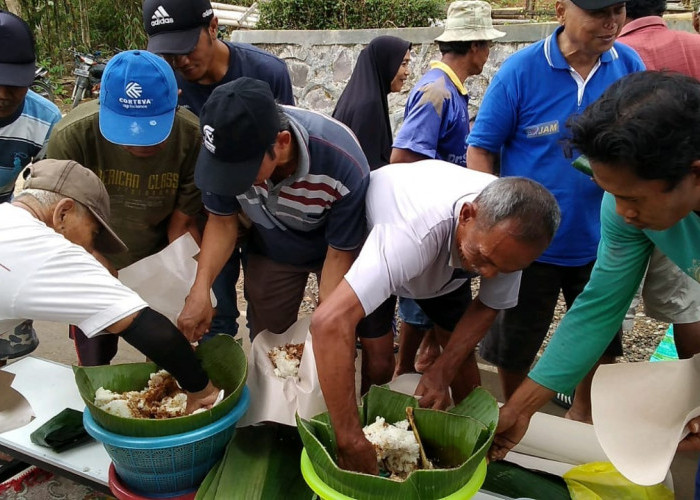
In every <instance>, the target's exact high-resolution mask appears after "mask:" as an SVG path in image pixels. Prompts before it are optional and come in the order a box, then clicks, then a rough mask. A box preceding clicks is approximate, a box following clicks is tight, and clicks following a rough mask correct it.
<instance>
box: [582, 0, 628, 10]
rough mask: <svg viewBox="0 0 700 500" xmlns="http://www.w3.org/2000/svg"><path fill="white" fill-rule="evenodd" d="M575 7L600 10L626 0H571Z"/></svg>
mask: <svg viewBox="0 0 700 500" xmlns="http://www.w3.org/2000/svg"><path fill="white" fill-rule="evenodd" d="M571 1H572V2H574V4H575V5H576V6H577V7H580V8H581V9H583V10H600V9H604V8H606V7H610V6H611V5H617V4H619V3H627V1H626V0H571Z"/></svg>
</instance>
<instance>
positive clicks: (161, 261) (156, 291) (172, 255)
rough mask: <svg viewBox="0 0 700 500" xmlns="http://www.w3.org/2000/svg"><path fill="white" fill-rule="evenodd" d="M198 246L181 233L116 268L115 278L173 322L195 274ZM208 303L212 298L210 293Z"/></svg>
mask: <svg viewBox="0 0 700 500" xmlns="http://www.w3.org/2000/svg"><path fill="white" fill-rule="evenodd" d="M198 253H199V246H197V243H196V242H195V241H194V238H192V235H191V234H190V233H185V234H183V235H182V236H180V237H179V238H178V239H176V240H175V241H173V242H172V243H171V244H170V245H168V246H167V247H165V248H164V249H163V250H161V251H160V252H158V253H156V254H153V255H149V256H148V257H146V258H143V259H141V260H139V261H138V262H134V263H133V264H131V265H130V266H127V267H125V268H124V269H121V270H119V280H120V281H121V282H122V283H124V284H125V285H126V286H128V287H129V288H131V289H132V290H134V291H135V292H136V293H138V294H139V295H140V296H141V298H142V299H143V300H145V301H146V302H148V305H149V306H150V307H151V308H152V309H155V310H156V311H158V312H159V313H161V314H162V315H164V316H165V317H166V318H168V319H169V320H170V321H172V323H173V324H174V325H177V317H178V315H179V314H180V311H181V310H182V307H183V306H184V305H185V298H186V297H187V294H188V293H190V287H191V286H192V284H193V283H194V278H195V276H196V275H197V261H196V260H195V259H194V257H195V255H197V254H198ZM212 305H216V299H215V298H214V295H213V294H212Z"/></svg>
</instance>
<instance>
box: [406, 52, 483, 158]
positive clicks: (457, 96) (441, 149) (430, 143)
mask: <svg viewBox="0 0 700 500" xmlns="http://www.w3.org/2000/svg"><path fill="white" fill-rule="evenodd" d="M431 67H432V69H431V70H430V71H428V72H427V73H426V74H425V75H423V77H422V78H421V79H420V80H418V83H416V85H415V86H414V87H413V89H411V93H410V94H409V96H408V100H407V101H406V109H405V111H404V119H403V125H402V126H401V129H400V130H399V133H398V134H397V135H396V139H395V140H394V145H393V147H395V148H398V149H407V150H410V151H413V152H415V153H418V154H422V155H423V156H426V157H428V158H432V159H436V160H443V161H448V162H450V163H454V164H456V165H459V166H461V167H464V166H466V161H467V145H466V142H465V140H466V137H467V135H469V111H468V108H467V104H468V103H469V97H468V96H467V91H466V89H465V88H464V86H463V85H462V82H460V81H459V78H457V75H455V73H454V72H453V71H452V69H451V68H450V67H449V66H447V65H446V64H444V63H440V62H437V63H436V62H434V63H432V64H431Z"/></svg>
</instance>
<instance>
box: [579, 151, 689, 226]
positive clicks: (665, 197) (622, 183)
mask: <svg viewBox="0 0 700 500" xmlns="http://www.w3.org/2000/svg"><path fill="white" fill-rule="evenodd" d="M694 165H696V166H695V168H694V170H693V172H691V173H690V174H688V175H687V176H686V177H685V178H684V179H683V180H682V181H681V182H680V183H679V184H678V185H677V186H676V187H674V188H673V189H672V190H670V191H667V190H666V188H667V183H666V181H663V180H646V179H642V178H640V177H637V175H635V173H634V172H633V171H632V169H631V168H624V167H617V166H611V165H606V164H604V163H598V162H594V161H591V167H592V168H593V177H594V179H595V182H596V183H597V184H598V185H599V186H600V187H601V188H603V189H604V190H605V191H607V192H608V193H610V194H612V195H613V196H614V197H615V208H616V211H617V214H618V215H619V216H620V217H622V218H624V219H625V222H626V223H627V224H630V225H632V226H634V227H636V228H638V229H652V230H654V231H663V230H665V229H668V228H669V227H671V226H673V225H674V224H675V223H676V222H678V221H679V220H681V219H682V218H684V217H685V216H687V215H688V214H689V213H690V212H692V211H693V210H698V209H700V161H697V162H695V164H694Z"/></svg>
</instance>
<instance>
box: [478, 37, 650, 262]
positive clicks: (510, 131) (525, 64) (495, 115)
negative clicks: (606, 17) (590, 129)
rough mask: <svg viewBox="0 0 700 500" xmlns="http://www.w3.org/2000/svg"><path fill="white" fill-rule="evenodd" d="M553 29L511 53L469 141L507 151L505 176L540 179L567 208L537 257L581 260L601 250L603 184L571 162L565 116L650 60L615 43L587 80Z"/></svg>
mask: <svg viewBox="0 0 700 500" xmlns="http://www.w3.org/2000/svg"><path fill="white" fill-rule="evenodd" d="M562 29H563V28H562V27H560V28H558V29H557V30H556V31H555V32H554V34H552V35H550V36H548V37H547V38H546V39H544V40H541V41H540V42H537V43H534V44H532V45H530V46H529V47H526V48H524V49H522V50H520V51H518V52H516V53H515V54H513V55H512V56H511V57H510V58H508V59H507V60H506V61H505V62H504V63H503V66H502V67H501V69H500V70H499V71H498V73H496V75H495V76H494V78H493V81H492V82H491V84H490V85H489V87H488V89H487V90H486V94H485V95H484V100H483V103H482V105H481V108H480V109H479V114H478V115H477V118H476V123H475V124H474V127H473V129H472V131H471V134H470V135H469V139H468V143H469V145H471V146H476V147H479V148H482V149H485V150H488V151H491V152H493V153H496V154H497V153H499V152H500V154H501V175H502V176H510V175H518V176H523V177H527V178H530V179H533V180H536V181H538V182H540V183H541V184H543V185H544V186H545V187H547V189H549V190H550V191H551V192H552V194H554V196H555V197H556V199H557V202H558V203H559V207H560V208H561V214H562V220H561V225H560V226H559V230H558V231H557V233H556V235H555V236H554V240H553V241H552V243H551V245H550V246H549V247H548V248H547V250H546V251H545V252H544V253H543V254H542V256H541V257H540V258H539V259H537V260H538V261H539V262H545V263H549V264H556V265H562V266H581V265H585V264H587V263H589V262H591V261H593V260H594V259H595V257H596V249H597V248H598V240H599V239H600V203H601V199H602V197H603V190H602V189H600V188H599V187H598V186H596V185H595V183H593V182H592V181H591V178H590V177H588V176H587V175H585V174H582V173H581V172H579V171H577V170H576V169H574V168H573V167H572V166H571V162H572V159H573V158H576V156H577V155H578V153H575V152H569V153H571V154H565V151H564V150H565V149H566V147H565V139H566V138H567V136H568V135H567V130H566V121H567V119H568V118H569V117H570V116H572V115H576V114H580V113H581V112H582V111H583V110H584V109H585V108H586V107H587V106H588V105H589V104H591V103H592V102H593V101H595V100H596V99H598V97H600V95H601V94H602V93H603V92H604V91H605V89H607V88H608V87H609V86H610V85H611V84H612V83H613V82H615V81H616V80H618V79H620V78H621V77H623V76H625V75H627V74H629V73H633V72H635V71H643V70H644V64H643V63H642V61H641V59H640V58H639V56H638V55H637V53H636V52H634V50H632V49H630V48H629V47H627V46H625V45H622V44H619V43H615V44H614V45H613V47H612V48H611V49H610V50H608V51H607V52H604V53H603V54H601V56H600V59H599V62H598V63H597V64H596V66H595V67H594V68H593V69H592V70H591V73H590V74H589V76H588V79H587V80H586V81H584V80H583V79H582V78H581V77H580V76H579V75H578V74H577V73H575V72H574V71H573V69H572V68H571V67H570V66H569V64H568V63H567V62H566V59H564V55H563V54H562V53H561V50H560V49H559V45H558V44H557V35H558V34H559V33H560V32H561V31H562Z"/></svg>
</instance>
